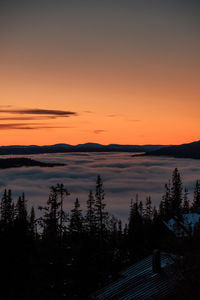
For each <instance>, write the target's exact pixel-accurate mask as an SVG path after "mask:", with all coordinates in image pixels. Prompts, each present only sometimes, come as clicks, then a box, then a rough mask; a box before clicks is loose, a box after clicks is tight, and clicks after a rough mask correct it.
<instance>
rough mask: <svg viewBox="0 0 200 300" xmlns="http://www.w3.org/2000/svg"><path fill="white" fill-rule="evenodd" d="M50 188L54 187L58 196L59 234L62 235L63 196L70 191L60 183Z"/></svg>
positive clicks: (63, 217)
mask: <svg viewBox="0 0 200 300" xmlns="http://www.w3.org/2000/svg"><path fill="white" fill-rule="evenodd" d="M52 189H54V192H55V193H56V194H57V196H60V205H59V206H60V212H59V219H60V224H59V225H60V236H62V232H63V229H64V228H65V226H63V223H64V222H65V220H66V214H65V212H64V210H63V202H64V196H69V195H70V193H69V191H68V190H67V188H65V187H64V185H63V184H62V183H61V184H59V183H57V185H56V186H53V187H52Z"/></svg>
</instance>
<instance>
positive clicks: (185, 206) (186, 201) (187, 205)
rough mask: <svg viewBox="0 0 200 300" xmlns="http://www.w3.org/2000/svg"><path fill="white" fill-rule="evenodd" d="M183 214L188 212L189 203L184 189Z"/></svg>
mask: <svg viewBox="0 0 200 300" xmlns="http://www.w3.org/2000/svg"><path fill="white" fill-rule="evenodd" d="M182 211H183V213H184V214H188V213H189V212H190V203H189V199H188V189H187V188H185V189H184V196H183V209H182Z"/></svg>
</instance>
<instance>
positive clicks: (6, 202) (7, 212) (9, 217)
mask: <svg viewBox="0 0 200 300" xmlns="http://www.w3.org/2000/svg"><path fill="white" fill-rule="evenodd" d="M13 216H14V205H13V202H12V192H11V190H8V191H7V190H6V189H5V190H4V193H3V197H2V199H1V220H2V222H3V223H4V224H5V225H11V224H12V222H13Z"/></svg>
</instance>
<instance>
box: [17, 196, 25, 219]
mask: <svg viewBox="0 0 200 300" xmlns="http://www.w3.org/2000/svg"><path fill="white" fill-rule="evenodd" d="M15 209H16V219H17V220H18V221H20V222H26V221H27V209H26V200H25V195H24V193H23V194H22V197H21V196H20V197H19V198H18V201H17V204H16V208H15Z"/></svg>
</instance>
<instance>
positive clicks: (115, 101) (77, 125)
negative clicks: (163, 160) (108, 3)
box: [0, 8, 200, 145]
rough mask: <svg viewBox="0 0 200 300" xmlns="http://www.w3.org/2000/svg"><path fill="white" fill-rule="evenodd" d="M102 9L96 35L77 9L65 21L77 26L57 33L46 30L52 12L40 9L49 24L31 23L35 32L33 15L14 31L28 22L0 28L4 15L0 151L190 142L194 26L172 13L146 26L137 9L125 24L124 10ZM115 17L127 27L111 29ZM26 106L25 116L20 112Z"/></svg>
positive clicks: (198, 94)
mask: <svg viewBox="0 0 200 300" xmlns="http://www.w3.org/2000/svg"><path fill="white" fill-rule="evenodd" d="M93 10H95V9H94V8H93ZM102 10H103V11H102V13H104V23H105V24H104V27H105V28H106V31H105V28H101V22H102V21H101V18H100V19H99V20H96V19H95V18H91V16H90V15H89V14H88V15H87V13H89V12H87V11H86V12H84V13H85V14H86V15H87V18H85V19H84V18H83V19H81V18H80V17H79V19H78V22H79V23H80V24H78V25H79V26H78V25H77V20H74V19H75V17H77V16H76V15H74V19H73V18H72V20H69V21H68V22H72V24H76V25H77V28H76V26H74V27H73V30H71V31H69V29H66V28H68V27H66V28H65V30H66V32H65V31H62V30H60V31H59V35H58V34H57V33H58V32H57V30H58V29H57V28H56V27H55V26H54V27H53V25H52V24H54V23H55V24H56V25H57V26H58V28H59V25H60V24H58V23H59V22H61V21H60V19H59V18H58V19H57V17H58V16H59V17H60V15H59V14H58V16H52V15H51V14H52V11H50V12H49V15H50V17H49V18H50V19H51V22H50V23H48V22H49V20H48V19H47V21H46V23H45V21H44V24H43V23H41V24H42V25H41V24H40V25H41V26H43V27H41V28H42V29H43V31H42V30H38V28H39V27H38V28H37V27H36V26H35V19H34V18H33V20H32V21H29V22H30V23H29V24H28V25H27V28H24V27H23V26H24V24H25V23H26V22H27V20H28V19H26V18H28V16H27V15H26V14H25V13H24V18H25V20H21V19H20V18H19V15H17V13H16V12H15V13H14V14H15V18H14V20H13V21H12V22H13V23H12V24H11V25H10V23H9V22H10V18H11V16H12V14H13V12H12V13H11V12H9V10H7V11H6V13H5V15H4V21H3V22H4V25H5V26H4V28H6V24H7V25H8V23H9V26H8V28H7V29H5V32H4V34H3V36H2V42H3V43H2V44H3V46H2V49H1V53H0V65H1V70H0V85H1V89H0V135H1V141H0V144H1V145H16V144H17V145H29V144H37V145H44V144H55V143H67V144H74V145H75V144H79V143H85V142H95V143H101V144H111V143H117V144H134V145H136V144H138V145H143V144H182V143H187V142H192V141H195V140H199V129H200V128H199V127H200V126H199V111H200V101H199V100H200V90H199V79H200V60H199V50H200V49H199V48H200V47H199V46H200V44H199V41H198V39H197V33H198V32H197V30H196V31H195V29H197V28H196V27H197V26H198V24H195V21H194V24H192V25H190V26H191V27H188V26H189V25H188V24H189V21H190V20H187V19H186V20H184V18H183V16H182V19H181V18H180V20H179V19H178V14H177V16H173V18H172V16H171V15H170V13H171V11H170V12H168V15H167V16H165V19H163V20H162V21H161V20H157V19H156V16H154V15H152V16H150V17H151V20H149V19H148V18H150V17H149V16H148V17H147V15H146V14H145V12H144V11H141V8H140V9H139V8H138V14H137V18H138V19H139V18H142V17H143V18H144V20H143V23H144V24H143V23H141V24H140V23H137V22H136V21H135V22H136V23H135V24H134V23H133V20H134V18H133V16H132V15H131V14H130V12H129V10H127V11H125V12H124V15H121V10H120V9H119V11H118V10H117V9H116V11H114V12H111V13H112V18H113V19H112V18H111V16H110V15H109V14H108V12H107V11H106V10H105V11H104V8H102ZM32 13H33V12H32ZM57 13H60V12H59V11H58V12H57ZM95 13H96V16H97V12H96V11H94V12H93V14H94V15H95ZM151 13H152V12H151ZM162 13H163V16H164V12H162ZM33 14H34V13H33ZM90 14H91V12H90ZM106 14H108V15H106ZM88 16H90V18H91V20H90V18H89V17H88ZM184 16H185V15H184ZM179 17H180V16H179ZM38 18H39V17H38ZM120 18H121V19H120ZM123 18H125V19H127V24H128V25H127V26H126V27H125V25H123V26H124V27H122V28H121V26H122V24H124V23H123V21H124V20H125V19H123ZM145 18H146V19H145ZM171 18H172V19H171ZM61 19H62V18H61ZM97 19H98V16H97ZM58 20H59V22H58ZM119 20H120V21H119ZM152 20H153V21H154V22H155V24H154V23H153V22H152ZM169 20H170V22H171V23H169V24H168V23H167V22H169ZM150 21H151V22H150ZM24 22H25V23H24ZM37 22H38V20H37ZM41 22H42V21H41ZM63 22H65V19H64V18H63ZM73 22H74V23H73ZM87 22H88V23H87ZM120 22H121V23H120ZM128 22H129V23H128ZM159 22H160V23H159ZM196 22H197V21H196ZM157 23H159V24H157ZM55 24H54V25H55ZM88 24H89V25H90V26H88ZM91 24H92V25H93V26H94V29H93V27H92V26H91ZM138 24H139V25H138ZM149 24H150V25H149ZM152 24H153V25H152ZM47 25H48V26H47ZM50 25H51V26H52V28H53V30H54V31H53V33H52V28H51V26H50ZM62 25H63V24H62ZM80 25H81V26H82V27H81V26H80ZM114 25H115V26H114ZM158 25H159V26H160V27H159V26H158ZM12 26H13V27H12ZM15 26H16V28H15ZM38 26H39V25H38ZM95 26H96V27H95ZM181 26H182V27H181ZM192 26H194V28H193V27H192ZM195 26H196V27H195ZM149 27H150V28H149ZM151 27H152V28H151ZM168 27H169V28H168ZM173 27H174V28H175V29H176V30H175V33H174V32H173V31H172V30H173ZM113 28H114V29H113ZM39 29H40V28H39ZM20 30H21V31H20ZM159 30H160V31H161V32H159ZM47 33H49V35H50V36H48V34H47ZM64 33H65V34H66V37H65V38H63V36H65V35H64ZM44 36H45V38H44ZM150 36H151V38H150ZM33 109H34V110H35V112H34V113H30V112H29V113H27V110H33ZM36 110H45V111H46V110H52V111H63V112H65V111H70V112H75V113H76V114H75V115H59V114H53V112H52V114H51V112H48V113H45V111H44V113H41V112H40V113H38V112H37V111H36ZM9 111H10V112H9ZM22 111H23V112H22Z"/></svg>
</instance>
